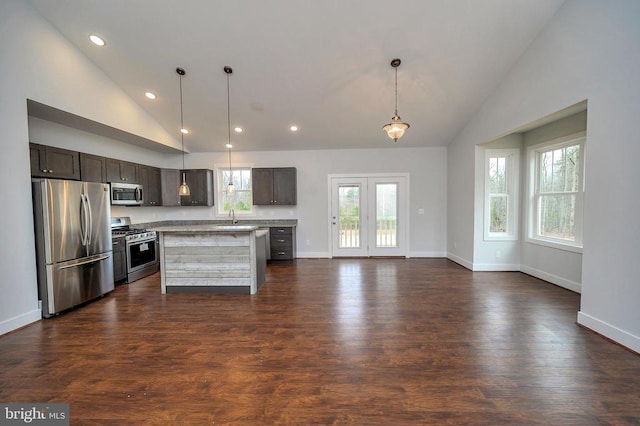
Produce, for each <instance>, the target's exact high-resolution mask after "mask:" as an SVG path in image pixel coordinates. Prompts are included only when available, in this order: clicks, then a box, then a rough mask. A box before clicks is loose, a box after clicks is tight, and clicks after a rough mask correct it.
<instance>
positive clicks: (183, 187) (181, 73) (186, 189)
mask: <svg viewBox="0 0 640 426" xmlns="http://www.w3.org/2000/svg"><path fill="white" fill-rule="evenodd" d="M176 72H177V73H178V76H179V78H180V141H181V142H182V170H183V172H182V184H181V185H180V188H179V189H178V194H179V195H191V190H190V189H189V185H187V179H186V173H185V172H184V134H185V130H184V114H183V111H182V77H183V76H184V75H185V74H186V72H185V70H184V69H183V68H180V67H178V68H176Z"/></svg>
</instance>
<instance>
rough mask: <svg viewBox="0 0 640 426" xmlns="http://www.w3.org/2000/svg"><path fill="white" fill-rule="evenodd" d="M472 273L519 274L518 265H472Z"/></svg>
mask: <svg viewBox="0 0 640 426" xmlns="http://www.w3.org/2000/svg"><path fill="white" fill-rule="evenodd" d="M472 270H473V271H487V272H489V271H494V272H513V271H516V272H520V265H512V264H508V263H474V264H473V269H472Z"/></svg>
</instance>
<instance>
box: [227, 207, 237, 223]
mask: <svg viewBox="0 0 640 426" xmlns="http://www.w3.org/2000/svg"><path fill="white" fill-rule="evenodd" d="M229 217H230V218H231V223H232V224H234V225H235V224H236V223H238V219H236V211H235V210H234V209H231V210H229Z"/></svg>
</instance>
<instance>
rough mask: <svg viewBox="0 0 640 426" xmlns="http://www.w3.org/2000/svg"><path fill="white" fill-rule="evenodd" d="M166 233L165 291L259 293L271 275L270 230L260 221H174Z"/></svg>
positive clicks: (162, 241) (162, 229) (163, 242)
mask: <svg viewBox="0 0 640 426" xmlns="http://www.w3.org/2000/svg"><path fill="white" fill-rule="evenodd" d="M150 229H151V230H154V231H156V232H157V233H158V234H159V235H160V273H161V283H162V293H163V294H164V293H248V294H255V293H257V292H258V289H259V288H260V286H261V285H262V283H263V282H264V279H265V272H266V241H265V239H266V237H267V235H266V234H267V233H266V232H265V231H261V230H258V227H257V226H255V225H218V224H203V225H168V226H158V227H153V228H150Z"/></svg>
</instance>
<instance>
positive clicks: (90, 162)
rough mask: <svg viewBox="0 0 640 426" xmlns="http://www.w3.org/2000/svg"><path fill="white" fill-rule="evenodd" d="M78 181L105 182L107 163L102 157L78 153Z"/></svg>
mask: <svg viewBox="0 0 640 426" xmlns="http://www.w3.org/2000/svg"><path fill="white" fill-rule="evenodd" d="M80 179H81V180H83V181H85V182H99V183H104V182H106V181H107V161H106V159H105V158H104V157H99V156H97V155H92V154H85V153H84V152H81V153H80Z"/></svg>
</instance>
